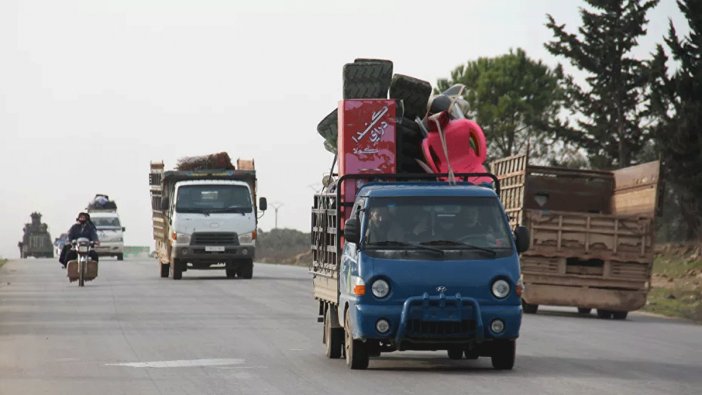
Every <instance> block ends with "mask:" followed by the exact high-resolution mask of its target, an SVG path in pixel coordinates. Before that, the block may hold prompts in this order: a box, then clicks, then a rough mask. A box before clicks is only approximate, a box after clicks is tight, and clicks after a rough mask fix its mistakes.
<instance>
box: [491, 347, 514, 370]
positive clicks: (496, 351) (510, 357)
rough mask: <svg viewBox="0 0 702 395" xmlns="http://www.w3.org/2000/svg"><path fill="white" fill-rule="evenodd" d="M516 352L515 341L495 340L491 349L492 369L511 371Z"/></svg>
mask: <svg viewBox="0 0 702 395" xmlns="http://www.w3.org/2000/svg"><path fill="white" fill-rule="evenodd" d="M516 351H517V342H516V341H514V340H495V342H494V344H493V347H492V356H491V358H492V367H493V368H495V369H498V370H511V369H512V368H513V367H514V357H515V354H516Z"/></svg>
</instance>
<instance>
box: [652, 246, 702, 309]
mask: <svg viewBox="0 0 702 395" xmlns="http://www.w3.org/2000/svg"><path fill="white" fill-rule="evenodd" d="M652 286H653V288H652V289H651V293H650V294H649V296H648V303H647V304H646V307H645V308H644V310H645V311H649V312H652V313H657V314H662V315H666V316H669V317H679V318H686V319H690V320H694V321H696V322H699V323H702V246H699V245H666V246H663V247H661V248H660V249H659V252H658V255H657V257H656V259H655V261H654V264H653V279H652Z"/></svg>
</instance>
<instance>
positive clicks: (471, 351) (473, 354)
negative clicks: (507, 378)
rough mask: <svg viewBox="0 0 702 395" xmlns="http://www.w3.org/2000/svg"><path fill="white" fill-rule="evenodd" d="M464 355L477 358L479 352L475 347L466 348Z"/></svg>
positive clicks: (468, 357) (467, 357)
mask: <svg viewBox="0 0 702 395" xmlns="http://www.w3.org/2000/svg"><path fill="white" fill-rule="evenodd" d="M465 355H466V359H478V358H479V357H480V353H479V352H478V350H476V349H466V352H465Z"/></svg>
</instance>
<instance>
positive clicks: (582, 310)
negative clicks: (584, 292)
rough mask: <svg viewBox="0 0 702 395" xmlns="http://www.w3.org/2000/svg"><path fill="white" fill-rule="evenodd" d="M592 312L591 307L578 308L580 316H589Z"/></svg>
mask: <svg viewBox="0 0 702 395" xmlns="http://www.w3.org/2000/svg"><path fill="white" fill-rule="evenodd" d="M591 311H592V309H591V308H589V307H578V314H582V315H588V314H590V312H591Z"/></svg>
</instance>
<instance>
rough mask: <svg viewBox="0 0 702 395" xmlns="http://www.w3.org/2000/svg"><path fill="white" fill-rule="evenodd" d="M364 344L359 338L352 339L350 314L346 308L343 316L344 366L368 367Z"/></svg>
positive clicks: (358, 368)
mask: <svg viewBox="0 0 702 395" xmlns="http://www.w3.org/2000/svg"><path fill="white" fill-rule="evenodd" d="M365 346H366V345H365V344H364V343H363V342H362V341H360V340H354V338H353V336H352V335H351V314H350V313H349V311H348V310H346V315H345V317H344V356H345V357H346V366H348V367H349V368H350V369H353V370H363V369H366V368H368V361H369V356H368V351H367V350H366V347H365Z"/></svg>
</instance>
